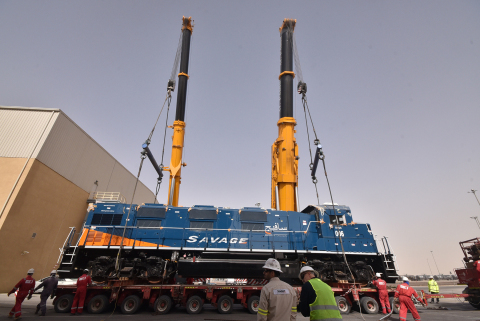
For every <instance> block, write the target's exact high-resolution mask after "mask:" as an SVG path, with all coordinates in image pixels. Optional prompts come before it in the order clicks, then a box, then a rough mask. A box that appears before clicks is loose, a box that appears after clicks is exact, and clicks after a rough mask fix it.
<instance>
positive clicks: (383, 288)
mask: <svg viewBox="0 0 480 321" xmlns="http://www.w3.org/2000/svg"><path fill="white" fill-rule="evenodd" d="M381 276H382V273H376V274H375V280H373V282H372V284H373V285H374V286H376V287H377V290H378V298H379V299H380V305H381V306H382V313H383V314H388V313H390V311H391V310H390V301H389V299H388V291H387V282H385V281H384V280H382V279H381V278H380V277H381Z"/></svg>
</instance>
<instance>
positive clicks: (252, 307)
mask: <svg viewBox="0 0 480 321" xmlns="http://www.w3.org/2000/svg"><path fill="white" fill-rule="evenodd" d="M259 305H260V297H259V296H257V295H252V296H251V297H250V298H249V299H248V302H247V309H248V312H250V313H251V314H257V312H258V306H259Z"/></svg>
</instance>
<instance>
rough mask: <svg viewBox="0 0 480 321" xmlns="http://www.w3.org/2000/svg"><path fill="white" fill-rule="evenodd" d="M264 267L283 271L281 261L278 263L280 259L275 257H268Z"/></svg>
mask: <svg viewBox="0 0 480 321" xmlns="http://www.w3.org/2000/svg"><path fill="white" fill-rule="evenodd" d="M262 269H268V270H273V271H277V272H280V273H283V272H282V269H281V267H280V263H278V261H277V260H275V259H268V260H267V261H266V262H265V265H264V266H263V267H262Z"/></svg>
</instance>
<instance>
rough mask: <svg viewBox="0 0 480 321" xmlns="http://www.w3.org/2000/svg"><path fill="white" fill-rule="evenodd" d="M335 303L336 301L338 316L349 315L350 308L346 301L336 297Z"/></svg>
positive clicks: (341, 297)
mask: <svg viewBox="0 0 480 321" xmlns="http://www.w3.org/2000/svg"><path fill="white" fill-rule="evenodd" d="M335 301H337V306H338V310H339V311H340V314H349V313H350V310H351V309H352V306H351V305H350V303H348V301H347V299H345V298H344V297H343V296H336V297H335Z"/></svg>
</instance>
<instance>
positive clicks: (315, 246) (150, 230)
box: [59, 202, 396, 282]
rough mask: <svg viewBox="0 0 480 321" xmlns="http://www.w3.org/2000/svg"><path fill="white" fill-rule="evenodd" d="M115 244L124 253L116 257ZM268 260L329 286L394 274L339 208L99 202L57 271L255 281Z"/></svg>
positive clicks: (290, 275)
mask: <svg viewBox="0 0 480 321" xmlns="http://www.w3.org/2000/svg"><path fill="white" fill-rule="evenodd" d="M120 245H122V248H123V252H124V253H122V255H121V258H120V259H117V253H118V251H119V248H120ZM342 247H343V249H342ZM344 256H345V258H346V261H347V262H348V263H349V266H347V265H346V264H345V260H344V259H343V257H344ZM270 257H275V258H277V259H278V260H279V261H280V263H281V265H282V270H284V273H283V274H282V277H283V278H285V279H291V280H294V279H296V278H297V276H298V272H299V269H300V268H301V266H302V264H309V265H312V266H314V267H315V269H316V270H317V271H318V272H319V273H320V277H321V278H322V279H323V280H325V281H329V282H354V281H356V282H368V281H369V280H370V279H371V277H372V276H373V274H374V273H375V272H382V273H384V276H385V277H386V279H387V280H388V279H389V278H392V279H394V278H395V277H396V271H395V268H394V257H393V254H392V253H387V254H382V253H380V252H379V250H378V249H377V244H376V241H375V239H374V237H373V234H372V231H371V228H370V225H369V224H365V223H356V222H354V221H353V218H352V213H351V211H350V208H349V207H347V206H338V205H335V206H332V205H319V206H314V205H311V206H308V207H306V208H305V209H304V210H303V211H302V212H293V211H290V212H289V211H277V210H271V209H262V208H259V207H245V208H242V209H230V208H224V207H214V206H204V205H195V206H192V207H190V208H186V207H173V206H165V205H159V204H144V205H139V206H136V205H134V206H132V208H130V205H129V204H124V203H101V202H97V203H96V204H95V205H94V206H92V209H91V210H90V212H89V213H88V216H87V219H86V223H85V225H84V228H83V231H82V233H81V236H80V237H79V240H78V243H77V244H76V245H71V246H68V247H67V248H66V249H65V254H64V256H63V261H62V263H61V266H60V268H59V270H61V271H63V274H65V275H70V276H76V275H78V274H79V273H80V272H81V271H82V269H84V268H89V269H91V274H92V277H93V278H94V279H96V280H103V279H108V278H109V277H115V278H116V277H121V276H125V277H128V278H137V279H145V280H148V281H153V282H156V281H159V280H164V281H165V280H167V279H171V277H173V275H174V274H175V273H178V274H180V275H182V276H183V277H192V278H199V277H201V278H207V277H215V278H222V277H224V278H227V277H235V278H252V279H255V278H262V269H261V267H262V265H263V264H264V262H265V260H266V259H268V258H270ZM349 268H350V270H351V272H350V271H349Z"/></svg>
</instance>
